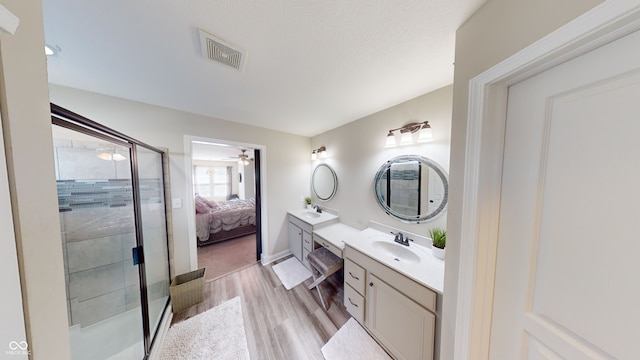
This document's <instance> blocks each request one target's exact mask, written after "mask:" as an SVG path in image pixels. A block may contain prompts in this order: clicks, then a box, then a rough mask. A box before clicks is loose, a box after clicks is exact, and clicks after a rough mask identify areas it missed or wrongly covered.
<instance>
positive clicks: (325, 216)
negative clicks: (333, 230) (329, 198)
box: [288, 209, 338, 226]
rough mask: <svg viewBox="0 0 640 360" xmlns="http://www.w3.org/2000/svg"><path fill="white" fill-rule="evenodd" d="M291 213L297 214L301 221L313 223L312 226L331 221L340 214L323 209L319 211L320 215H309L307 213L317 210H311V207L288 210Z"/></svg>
mask: <svg viewBox="0 0 640 360" xmlns="http://www.w3.org/2000/svg"><path fill="white" fill-rule="evenodd" d="M288 213H289V214H291V215H293V216H295V217H296V218H298V219H300V220H301V221H304V222H306V223H307V224H309V225H311V226H316V225H320V224H322V223H325V222H327V221H331V220H337V219H338V215H335V214H332V213H330V212H328V211H323V212H322V213H319V214H320V216H319V217H309V216H307V215H306V213H316V214H317V212H316V211H315V210H309V209H295V210H289V212H288Z"/></svg>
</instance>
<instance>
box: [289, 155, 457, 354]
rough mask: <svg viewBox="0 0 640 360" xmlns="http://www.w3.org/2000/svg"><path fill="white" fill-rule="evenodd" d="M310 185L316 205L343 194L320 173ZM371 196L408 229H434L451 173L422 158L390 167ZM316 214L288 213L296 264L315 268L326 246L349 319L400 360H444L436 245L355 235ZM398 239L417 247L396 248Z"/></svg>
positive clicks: (374, 228)
mask: <svg viewBox="0 0 640 360" xmlns="http://www.w3.org/2000/svg"><path fill="white" fill-rule="evenodd" d="M327 184H329V185H327ZM311 185H312V186H311V187H312V190H313V192H314V194H315V195H316V198H318V200H320V201H327V200H330V199H331V198H332V197H333V196H334V195H335V192H336V188H337V177H336V175H335V172H334V171H333V169H332V168H331V167H329V166H328V165H324V164H320V165H318V167H316V169H315V171H314V174H313V177H312V184H311ZM373 188H374V189H373V190H374V196H375V199H376V201H377V203H378V205H379V206H380V208H381V209H382V210H383V211H384V212H385V213H386V214H387V215H389V216H391V217H393V218H395V219H397V220H400V221H401V222H403V223H409V224H420V223H425V222H429V221H433V220H435V219H436V218H437V217H439V216H440V215H442V214H443V213H444V212H445V210H446V206H447V202H448V201H447V200H448V179H447V174H446V172H445V170H444V169H443V168H442V167H440V165H438V164H437V163H435V162H434V161H432V160H430V159H428V158H425V157H423V156H420V155H405V156H399V157H395V158H392V159H390V160H389V161H387V162H385V163H384V164H383V165H382V166H381V167H380V168H379V170H378V171H377V173H376V174H375V177H374V184H373ZM310 211H313V210H305V209H300V210H294V211H290V212H289V247H290V249H291V251H292V252H293V254H294V256H296V258H298V259H299V260H300V261H301V262H302V263H303V264H305V266H307V267H309V264H308V262H307V261H306V255H307V254H309V253H310V252H311V251H313V249H314V248H316V247H318V246H323V247H325V248H327V249H328V250H329V251H331V252H332V253H333V254H335V255H336V256H338V257H340V258H342V259H343V261H344V269H343V270H344V298H343V304H344V306H345V308H346V310H347V311H348V313H349V314H350V315H351V316H352V317H353V318H355V319H356V320H357V321H358V322H359V323H360V324H361V325H363V326H364V327H365V328H366V330H367V331H368V332H369V333H370V334H371V335H372V336H373V337H374V338H375V340H376V341H377V342H378V343H379V344H380V345H381V346H383V347H384V348H385V350H386V351H387V352H388V353H389V354H391V355H392V356H393V357H394V358H396V359H429V360H430V359H434V358H438V357H439V342H440V328H441V314H442V308H441V307H442V296H443V295H442V294H443V287H444V261H443V260H441V259H438V258H436V257H434V255H433V251H432V245H431V240H430V239H428V238H427V237H426V235H425V236H421V235H417V234H412V233H410V232H406V231H402V230H398V229H396V228H393V227H390V226H387V225H383V224H381V223H377V222H373V221H370V222H369V225H368V227H367V228H366V229H365V230H356V229H354V228H352V227H350V226H348V225H345V224H342V223H340V222H339V221H338V219H337V216H335V218H324V219H323V220H321V217H322V216H323V215H312V214H311V213H310ZM325 213H326V212H323V214H325ZM399 231H400V232H402V233H403V235H405V236H407V237H408V238H410V239H411V241H407V242H406V243H405V244H400V243H398V242H396V241H394V240H395V234H397V233H398V232H399ZM407 243H408V245H406V244H407Z"/></svg>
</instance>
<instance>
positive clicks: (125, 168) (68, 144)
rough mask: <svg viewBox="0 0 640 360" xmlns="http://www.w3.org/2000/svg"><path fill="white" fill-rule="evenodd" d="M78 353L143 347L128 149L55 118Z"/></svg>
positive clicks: (127, 353)
mask: <svg viewBox="0 0 640 360" xmlns="http://www.w3.org/2000/svg"><path fill="white" fill-rule="evenodd" d="M52 132H53V143H54V154H55V158H54V160H55V169H56V180H57V189H58V205H59V211H60V225H61V230H62V234H61V235H62V248H63V254H64V271H65V279H66V286H67V311H68V319H69V335H70V340H71V354H72V359H74V360H77V359H92V360H93V359H108V358H109V357H112V356H123V357H127V358H130V359H142V358H144V355H145V348H144V341H143V339H144V332H143V324H142V304H141V300H140V290H139V289H140V279H139V277H138V270H139V268H138V266H136V265H134V264H133V261H132V255H131V249H132V248H133V247H135V246H136V245H135V244H136V233H135V222H134V218H135V212H134V208H133V202H134V199H133V192H132V189H133V184H132V177H131V167H130V159H131V153H130V149H129V148H128V147H126V146H123V145H120V144H118V143H114V142H110V141H108V140H106V139H101V138H97V137H94V136H90V135H87V134H83V133H80V132H76V131H73V130H70V129H67V128H63V127H61V126H57V125H53V126H52Z"/></svg>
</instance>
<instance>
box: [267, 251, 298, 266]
mask: <svg viewBox="0 0 640 360" xmlns="http://www.w3.org/2000/svg"><path fill="white" fill-rule="evenodd" d="M289 255H291V250H289V249H287V250H284V251H281V252H279V253H277V254H273V255H265V254H262V259H261V260H260V262H261V263H262V266H266V265H269V264H271V263H272V262H274V261H276V260H280V259H282V258H283V257H285V256H289Z"/></svg>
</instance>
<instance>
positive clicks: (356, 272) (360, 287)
mask: <svg viewBox="0 0 640 360" xmlns="http://www.w3.org/2000/svg"><path fill="white" fill-rule="evenodd" d="M365 280H366V279H365V272H364V269H363V268H362V267H360V266H359V265H358V264H356V263H354V262H353V261H351V260H349V259H344V282H345V283H347V284H349V285H351V287H352V288H353V289H354V290H355V291H357V292H358V293H360V295H364V285H365ZM345 290H346V289H345Z"/></svg>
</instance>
